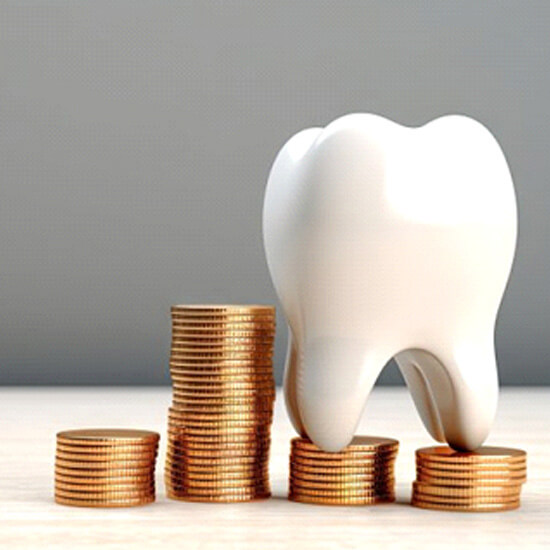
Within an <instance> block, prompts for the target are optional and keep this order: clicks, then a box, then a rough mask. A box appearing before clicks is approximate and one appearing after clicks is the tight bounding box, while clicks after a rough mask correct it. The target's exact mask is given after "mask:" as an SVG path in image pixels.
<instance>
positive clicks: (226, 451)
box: [166, 445, 269, 460]
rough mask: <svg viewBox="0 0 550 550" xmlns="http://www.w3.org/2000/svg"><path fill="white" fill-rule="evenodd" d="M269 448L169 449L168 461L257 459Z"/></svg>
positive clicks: (263, 446) (258, 446)
mask: <svg viewBox="0 0 550 550" xmlns="http://www.w3.org/2000/svg"><path fill="white" fill-rule="evenodd" d="M268 450H269V447H268V446H267V445H262V446H260V445H255V446H251V447H250V448H247V447H233V448H232V447H218V448H214V447H212V448H208V447H204V448H201V447H186V448H185V449H183V448H181V449H175V450H173V449H168V450H167V451H166V457H167V459H176V460H178V459H179V460H190V459H192V458H195V459H198V458H209V459H211V458H226V459H230V458H233V459H235V460H239V459H240V458H247V457H256V456H258V455H260V454H264V453H265V454H267V451H268Z"/></svg>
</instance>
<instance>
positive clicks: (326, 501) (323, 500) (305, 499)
mask: <svg viewBox="0 0 550 550" xmlns="http://www.w3.org/2000/svg"><path fill="white" fill-rule="evenodd" d="M288 499H289V500H291V501H293V502H300V503H302V504H316V505H322V506H368V505H373V504H385V503H389V502H394V501H395V495H384V496H376V497H372V498H367V497H357V498H354V497H348V498H344V497H337V498H328V497H318V496H315V495H308V494H302V493H300V494H298V493H291V494H289V495H288Z"/></svg>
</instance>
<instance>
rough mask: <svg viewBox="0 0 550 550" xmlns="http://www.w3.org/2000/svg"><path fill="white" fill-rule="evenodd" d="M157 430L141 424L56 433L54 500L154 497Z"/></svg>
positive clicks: (114, 503) (86, 502) (127, 502)
mask: <svg viewBox="0 0 550 550" xmlns="http://www.w3.org/2000/svg"><path fill="white" fill-rule="evenodd" d="M158 441H159V435H158V434H157V433H155V432H147V431H143V430H123V429H97V430H70V431H65V432H59V433H58V434H57V449H56V455H55V501H56V502H57V503H59V504H68V505H70V506H89V507H98V508H113V507H123V506H139V505H142V504H148V503H149V502H153V501H154V500H155V461H156V456H157V449H158Z"/></svg>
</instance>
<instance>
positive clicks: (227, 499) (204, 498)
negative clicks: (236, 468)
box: [166, 490, 271, 503]
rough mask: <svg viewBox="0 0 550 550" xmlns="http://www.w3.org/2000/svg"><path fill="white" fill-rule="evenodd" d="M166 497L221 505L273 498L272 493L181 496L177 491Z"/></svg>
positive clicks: (170, 492)
mask: <svg viewBox="0 0 550 550" xmlns="http://www.w3.org/2000/svg"><path fill="white" fill-rule="evenodd" d="M166 496H167V497H168V498H169V499H171V500H183V501H186V502H211V503H215V502H219V503H231V502H254V501H257V500H266V499H268V498H270V497H271V491H265V490H264V491H257V492H256V493H254V494H251V495H241V494H236V495H229V494H220V495H213V494H210V495H189V494H181V493H178V492H175V491H169V490H167V491H166Z"/></svg>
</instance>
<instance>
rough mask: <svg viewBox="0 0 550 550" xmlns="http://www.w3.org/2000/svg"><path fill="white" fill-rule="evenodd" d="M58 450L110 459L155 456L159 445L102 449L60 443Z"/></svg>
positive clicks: (92, 457)
mask: <svg viewBox="0 0 550 550" xmlns="http://www.w3.org/2000/svg"><path fill="white" fill-rule="evenodd" d="M56 450H57V451H58V452H59V453H63V454H66V455H71V456H72V455H74V456H75V457H76V458H79V459H80V458H83V459H84V460H88V459H90V460H96V459H97V460H110V459H111V458H114V457H116V458H118V459H120V458H122V459H124V458H126V457H129V458H130V459H132V458H138V459H141V458H143V459H145V458H154V457H155V456H156V454H157V447H154V448H150V449H131V448H129V447H115V448H112V449H105V448H103V449H101V448H99V447H86V446H77V445H73V446H71V445H65V444H63V443H58V444H57V446H56Z"/></svg>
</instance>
